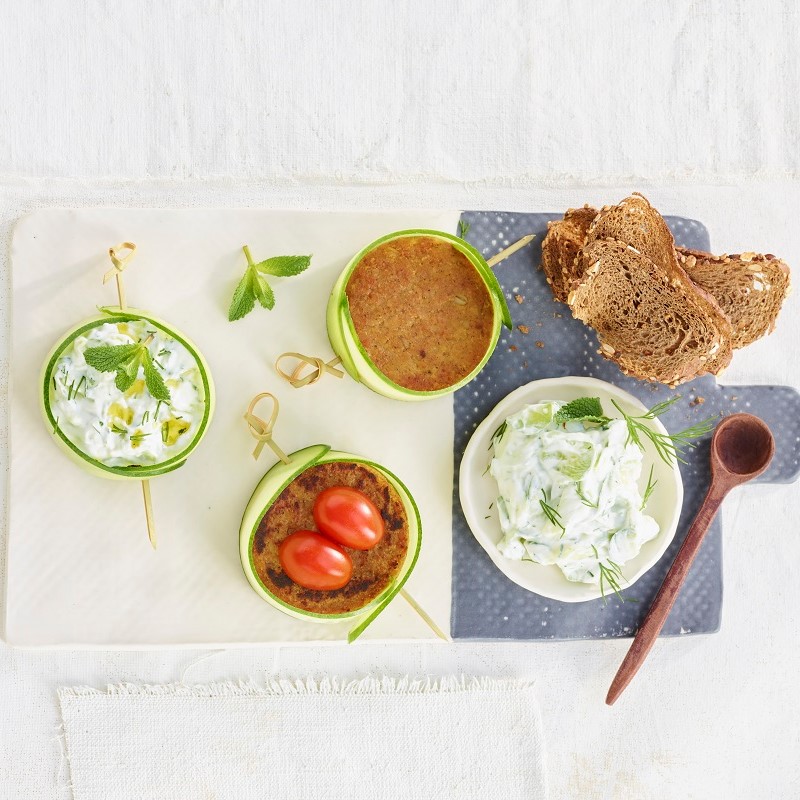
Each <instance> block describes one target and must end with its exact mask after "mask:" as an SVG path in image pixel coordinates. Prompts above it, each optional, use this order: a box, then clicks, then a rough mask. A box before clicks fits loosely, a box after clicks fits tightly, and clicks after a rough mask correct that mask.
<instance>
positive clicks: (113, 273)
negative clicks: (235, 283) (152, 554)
mask: <svg viewBox="0 0 800 800" xmlns="http://www.w3.org/2000/svg"><path fill="white" fill-rule="evenodd" d="M122 250H128V253H126V254H125V255H124V256H120V255H119V253H120V252H121V251H122ZM135 254H136V245H135V244H134V243H133V242H123V243H122V244H121V245H119V246H118V247H116V248H115V247H110V248H109V249H108V255H109V257H110V258H111V263H112V264H113V265H114V266H113V267H112V268H111V269H110V270H109V271H108V272H106V274H105V275H104V276H103V283H107V282H108V281H109V280H110V279H111V278H112V277H114V278H115V279H116V282H117V297H118V298H119V307H120V310H121V311H126V310H127V309H128V303H127V300H126V298H125V281H124V279H123V276H122V272H123V270H124V269H125V267H127V266H128V262H129V261H130V260H131V259H132V258H133V256H134V255H135ZM151 338H152V337H151ZM142 498H143V499H144V518H145V521H146V523H147V538H148V539H149V540H150V544H151V546H152V548H153V550H155V549H156V547H157V546H158V537H157V536H156V523H155V518H154V516H153V498H152V497H151V496H150V481H149V480H147V479H145V480H143V481H142Z"/></svg>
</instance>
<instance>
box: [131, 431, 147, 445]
mask: <svg viewBox="0 0 800 800" xmlns="http://www.w3.org/2000/svg"><path fill="white" fill-rule="evenodd" d="M149 435H150V434H149V433H144V431H139V433H132V434H131V444H139V443H140V442H141V441H142V439H145V438H147V437H148V436H149Z"/></svg>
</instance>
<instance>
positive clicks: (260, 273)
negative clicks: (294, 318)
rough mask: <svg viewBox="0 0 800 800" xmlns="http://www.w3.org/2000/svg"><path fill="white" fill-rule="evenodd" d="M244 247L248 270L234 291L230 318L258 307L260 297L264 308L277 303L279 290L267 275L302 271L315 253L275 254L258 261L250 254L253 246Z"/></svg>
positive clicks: (235, 317) (239, 317)
mask: <svg viewBox="0 0 800 800" xmlns="http://www.w3.org/2000/svg"><path fill="white" fill-rule="evenodd" d="M242 250H243V251H244V255H245V258H246V259H247V271H246V272H245V273H244V277H243V278H242V279H241V281H239V285H238V286H237V287H236V291H235V292H234V293H233V299H232V300H231V305H230V308H229V309H228V320H229V321H230V322H234V321H235V320H237V319H241V318H242V317H245V316H247V315H248V314H249V313H250V312H251V311H252V310H253V309H254V308H255V305H256V300H258V302H259V303H260V305H261V306H262V307H263V308H266V309H272V308H274V307H275V293H274V292H273V291H272V287H271V286H270V285H269V283H267V279H266V278H265V277H264V275H276V276H277V277H281V278H288V277H291V276H292V275H299V274H300V273H301V272H303V271H304V270H306V269H308V265H309V264H310V263H311V256H275V257H273V258H268V259H266V260H265V261H259V262H258V264H256V263H255V262H254V261H253V257H252V255H250V248H249V247H248V246H247V245H245V246H244V247H243V248H242Z"/></svg>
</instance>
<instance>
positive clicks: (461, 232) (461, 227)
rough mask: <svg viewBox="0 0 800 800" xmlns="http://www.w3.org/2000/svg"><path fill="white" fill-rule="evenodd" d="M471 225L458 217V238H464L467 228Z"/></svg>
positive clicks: (467, 231)
mask: <svg viewBox="0 0 800 800" xmlns="http://www.w3.org/2000/svg"><path fill="white" fill-rule="evenodd" d="M471 227H472V226H471V225H470V223H469V222H466V221H465V220H463V219H460V220H459V221H458V238H459V239H466V238H467V234H468V233H469V229H470V228H471Z"/></svg>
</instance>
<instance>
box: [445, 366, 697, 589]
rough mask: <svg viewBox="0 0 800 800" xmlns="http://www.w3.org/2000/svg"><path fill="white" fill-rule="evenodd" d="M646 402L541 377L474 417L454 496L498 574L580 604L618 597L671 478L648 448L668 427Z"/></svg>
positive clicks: (664, 502)
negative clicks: (475, 422) (483, 416)
mask: <svg viewBox="0 0 800 800" xmlns="http://www.w3.org/2000/svg"><path fill="white" fill-rule="evenodd" d="M647 412H648V409H646V408H645V407H644V406H643V405H642V404H641V403H640V402H639V401H638V400H637V399H636V398H635V397H633V396H632V395H630V394H628V393H627V392H624V391H622V390H621V389H618V388H617V387H616V386H613V385H612V384H609V383H605V382H604V381H599V380H596V379H593V378H580V377H568V378H553V379H545V380H540V381H534V382H533V383H530V384H527V385H526V386H523V387H521V388H519V389H517V390H516V391H514V392H512V393H511V394H510V395H508V396H507V397H506V398H505V399H504V400H502V401H501V402H500V403H499V404H498V405H497V406H496V407H495V408H494V409H493V410H492V411H491V412H490V414H489V415H488V416H487V418H486V419H485V420H484V421H483V422H482V423H481V424H480V425H479V426H478V427H477V429H476V430H475V433H474V434H473V436H472V438H471V439H470V442H469V444H468V445H467V448H466V451H465V453H464V457H463V460H462V462H461V469H460V478H459V493H460V499H461V506H462V509H463V511H464V514H465V517H466V520H467V523H468V524H469V526H470V528H471V530H472V532H473V534H474V536H475V538H476V539H477V540H478V542H479V543H480V544H481V546H482V547H483V548H484V550H486V552H487V554H488V555H489V557H490V558H491V559H492V561H493V562H494V564H495V565H496V566H497V567H498V568H499V569H500V570H501V571H502V572H503V573H504V574H505V575H506V576H507V577H509V578H510V579H511V580H513V581H514V582H515V583H517V584H519V585H520V586H522V587H524V588H526V589H528V590H530V591H533V592H536V593H537V594H540V595H542V596H544V597H549V598H552V599H554V600H560V601H563V602H581V601H585V600H594V599H597V598H600V597H606V598H608V597H610V596H614V595H620V596H624V594H625V591H626V590H627V589H628V587H630V586H631V585H632V584H633V583H634V582H635V581H636V580H637V579H638V578H640V577H641V576H642V575H643V574H644V573H645V572H646V571H647V570H648V569H650V568H651V567H652V566H653V565H654V564H655V563H656V562H657V561H658V560H659V559H660V558H661V556H662V555H663V554H664V552H665V551H666V549H667V547H668V546H669V544H670V542H671V541H672V539H673V537H674V535H675V530H676V528H677V524H678V520H679V517H680V510H681V505H682V502H683V484H682V482H681V476H680V471H679V469H678V464H677V461H676V460H675V458H664V457H662V456H663V454H662V455H659V452H658V449H657V447H656V446H655V444H656V443H663V442H665V441H666V442H669V441H671V439H670V438H669V433H668V432H667V430H666V429H665V428H664V426H663V425H662V424H661V422H659V420H658V419H657V417H653V418H649V417H644V416H643V415H646V414H647ZM629 426H633V431H634V435H633V436H631V429H630V427H629ZM642 426H643V427H642ZM651 434H652V436H651ZM653 437H654V438H653Z"/></svg>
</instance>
